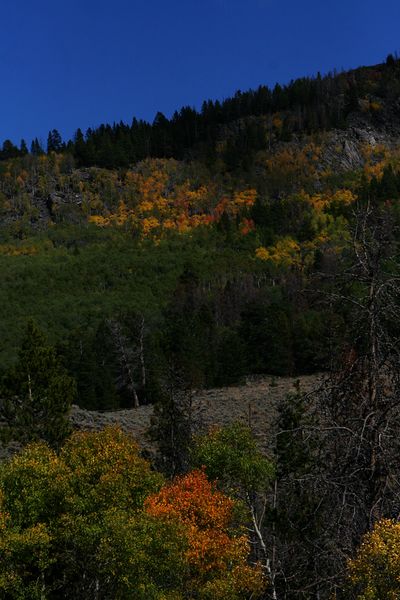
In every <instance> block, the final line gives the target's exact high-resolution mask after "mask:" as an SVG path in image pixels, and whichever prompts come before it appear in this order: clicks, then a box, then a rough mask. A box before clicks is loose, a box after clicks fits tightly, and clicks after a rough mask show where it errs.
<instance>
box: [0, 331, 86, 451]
mask: <svg viewBox="0 0 400 600" xmlns="http://www.w3.org/2000/svg"><path fill="white" fill-rule="evenodd" d="M74 400H75V382H74V380H73V379H72V378H71V377H70V376H69V375H68V373H67V371H66V370H65V369H64V367H63V366H62V365H61V363H60V360H59V358H58V357H57V355H56V352H55V350H54V348H52V347H51V346H50V345H49V344H48V342H47V340H46V337H45V336H44V334H43V333H42V332H41V331H40V330H39V329H38V327H37V326H36V325H35V324H34V322H33V321H29V323H28V325H27V328H26V331H25V335H24V338H23V340H22V344H21V347H20V351H19V356H18V361H17V364H16V365H15V366H14V367H12V368H10V369H9V370H8V372H7V373H6V374H5V376H4V378H3V381H2V383H1V388H0V417H1V419H2V420H3V421H4V422H5V423H7V425H8V431H3V434H6V435H7V433H8V439H10V438H12V439H16V440H18V441H21V442H23V443H26V442H29V441H32V440H38V439H43V440H45V441H46V442H48V443H49V444H50V445H51V446H53V447H55V448H58V447H59V446H60V444H61V442H62V441H63V440H64V439H65V438H66V437H67V435H68V434H69V432H70V426H69V422H68V411H69V409H70V407H71V404H72V402H73V401H74ZM3 437H5V436H4V435H3Z"/></svg>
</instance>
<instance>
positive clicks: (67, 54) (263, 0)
mask: <svg viewBox="0 0 400 600" xmlns="http://www.w3.org/2000/svg"><path fill="white" fill-rule="evenodd" d="M0 17H1V30H0V31H1V35H0V58H1V81H2V91H1V94H0V114H1V127H0V140H4V139H5V138H11V139H12V140H13V141H14V142H17V143H19V140H20V138H21V137H24V138H26V139H27V141H28V142H30V140H31V139H32V137H34V136H36V135H37V136H40V137H42V139H43V140H45V139H46V137H47V132H48V130H49V129H52V128H54V127H55V128H57V129H59V130H60V132H61V133H62V135H63V136H67V137H69V136H71V135H72V134H73V132H74V130H75V129H76V128H77V127H81V128H82V129H84V130H85V129H86V128H87V127H90V126H96V125H98V124H100V123H101V122H113V121H119V120H121V119H122V120H125V121H128V122H130V121H131V118H132V116H134V115H135V116H137V117H139V118H145V119H148V120H152V119H153V118H154V115H155V113H156V111H157V110H160V111H162V112H164V114H166V115H167V116H170V115H171V113H172V112H173V111H174V110H175V109H176V108H179V107H181V106H182V105H193V106H196V107H199V106H200V105H201V102H202V100H204V99H206V98H212V99H216V98H220V99H222V98H224V97H226V96H229V95H231V94H232V93H234V92H235V91H236V90H237V89H242V90H246V89H248V88H250V87H256V86H258V85H259V84H260V83H266V84H268V85H273V84H274V83H275V82H276V81H279V82H281V83H284V82H287V81H289V80H290V79H291V78H295V77H297V76H301V75H311V74H315V73H316V72H317V71H318V70H319V71H321V72H323V73H325V72H327V71H329V70H332V69H333V68H335V67H336V68H337V69H341V68H349V67H356V66H359V65H361V64H373V63H376V62H382V60H384V58H385V57H386V55H387V54H388V53H389V52H394V51H396V50H400V2H399V1H398V0H396V1H395V0H381V1H380V2H379V1H377V0H347V1H344V0H280V1H278V0H241V1H239V0H172V1H170V2H168V1H165V0H143V1H139V0H107V1H105V0H64V1H63V0H52V1H50V0H34V1H33V0H1V13H0Z"/></svg>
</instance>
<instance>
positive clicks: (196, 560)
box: [0, 429, 265, 600]
mask: <svg viewBox="0 0 400 600" xmlns="http://www.w3.org/2000/svg"><path fill="white" fill-rule="evenodd" d="M233 515H234V502H233V501H232V500H231V499H230V498H228V497H227V496H225V495H224V494H222V493H221V492H219V491H218V490H216V489H215V487H214V485H213V484H212V483H210V482H209V481H208V479H207V477H206V475H205V474H204V472H202V471H194V472H192V473H189V474H188V475H186V476H185V477H182V478H179V479H177V480H175V481H173V482H172V483H163V478H162V477H161V475H159V474H157V473H155V472H153V471H152V470H151V469H150V465H149V464H148V462H147V461H145V460H144V459H143V458H141V457H140V456H139V452H138V448H137V446H136V444H135V442H134V441H133V440H132V439H131V438H130V437H129V436H127V435H125V434H123V433H122V432H121V431H120V430H118V429H107V430H104V431H102V432H99V433H75V434H74V435H73V436H72V437H71V438H70V439H69V440H68V441H67V442H66V444H65V445H64V447H63V449H62V451H61V453H60V454H59V455H57V454H56V453H55V452H54V451H53V450H51V449H49V448H48V447H47V446H46V445H45V444H43V443H39V444H33V445H31V446H28V447H27V448H26V449H25V450H24V451H23V452H21V453H20V454H19V455H17V456H15V458H13V459H12V460H11V461H9V462H5V463H3V464H2V465H1V468H0V553H1V557H2V560H1V562H0V595H1V597H7V598H11V599H12V598H30V599H35V598H41V599H53V598H85V599H86V598H91V597H94V596H93V595H92V590H93V589H97V593H98V594H99V595H98V596H96V597H99V598H100V597H101V598H106V597H107V598H110V597H113V598H120V599H125V598H132V599H137V600H148V599H149V598H151V599H153V600H167V599H168V600H184V599H186V598H194V597H196V598H203V599H210V600H211V599H214V598H215V599H220V600H234V599H238V600H239V599H242V598H243V599H244V598H247V597H250V596H251V597H252V598H257V597H258V594H259V593H261V591H262V589H263V587H264V583H265V582H264V580H263V577H262V575H261V572H260V569H259V568H258V567H257V566H254V567H252V566H250V565H249V563H248V556H249V545H248V540H247V537H246V536H245V535H244V534H243V533H241V532H238V531H236V530H235V529H233V528H232V525H233Z"/></svg>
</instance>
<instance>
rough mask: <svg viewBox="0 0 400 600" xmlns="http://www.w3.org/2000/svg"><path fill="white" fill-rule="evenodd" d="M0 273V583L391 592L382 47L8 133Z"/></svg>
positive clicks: (2, 168)
mask: <svg viewBox="0 0 400 600" xmlns="http://www.w3.org/2000/svg"><path fill="white" fill-rule="evenodd" d="M0 270H1V283H0V304H1V307H2V313H1V318H0V339H1V341H2V344H1V346H0V423H1V427H0V442H1V443H3V442H4V448H6V447H8V449H10V448H11V451H14V450H16V449H18V448H20V445H25V444H28V443H29V442H37V441H38V440H39V444H34V443H33V444H32V445H29V444H28V445H27V448H26V449H25V450H23V451H22V452H21V453H20V454H18V455H17V457H16V458H15V459H14V460H12V461H10V462H7V461H3V462H2V464H1V465H0V467H1V468H0V530H1V532H3V533H4V535H3V534H2V535H1V536H0V554H2V556H3V555H5V556H6V561H5V562H4V561H3V562H4V565H5V566H3V562H2V563H1V564H0V571H1V572H0V590H3V591H4V590H5V593H6V594H7V593H8V590H10V589H11V590H12V593H13V594H14V595H13V596H12V597H15V598H17V597H18V598H20V597H22V595H23V597H26V598H28V597H29V598H30V597H35V598H36V597H37V598H39V596H40V598H43V597H46V598H49V599H50V598H53V597H54V598H58V597H61V596H60V594H61V595H62V597H65V598H70V597H77V598H79V597H85V600H86V598H92V597H93V598H96V600H97V599H98V598H100V597H104V598H111V597H114V596H115V594H116V592H115V590H117V589H118V590H120V591H119V592H118V594H119V595H118V594H117V596H118V597H121V598H134V599H136V598H139V596H140V598H146V600H147V598H150V596H151V598H154V599H155V598H157V599H161V598H163V600H164V599H166V598H167V597H168V598H171V600H175V599H178V598H179V599H182V600H183V599H184V598H189V597H190V598H192V597H196V598H199V599H200V598H201V599H204V600H207V599H208V600H215V599H216V598H219V599H220V600H231V599H233V598H234V599H235V600H245V599H246V598H247V599H248V598H250V597H251V598H261V597H263V598H267V597H268V598H273V599H274V600H276V599H277V598H279V600H283V599H285V600H308V599H309V598H319V599H323V600H330V599H332V598H338V599H339V598H340V599H342V600H349V599H350V598H351V600H361V599H363V600H364V598H367V597H368V598H371V600H384V598H389V597H390V598H397V597H399V593H400V592H399V581H400V576H399V568H398V563H399V561H398V556H399V551H398V548H399V544H398V538H397V537H396V535H398V533H397V529H398V522H397V521H398V515H399V511H400V485H399V479H398V473H399V470H400V458H399V457H400V342H399V340H400V326H399V318H398V317H399V314H400V61H399V60H398V59H396V58H394V57H393V56H389V57H388V58H387V60H386V63H385V64H381V65H376V66H372V67H363V68H360V69H356V70H353V71H350V72H347V73H334V74H329V75H327V76H325V77H321V76H320V75H317V76H316V77H315V78H303V79H299V80H296V81H294V82H291V83H290V84H288V85H287V86H279V85H277V86H276V87H275V88H274V89H273V90H269V89H268V88H266V87H260V88H259V89H257V90H255V91H249V92H244V93H242V92H238V93H237V94H236V95H235V96H234V97H233V98H229V99H227V100H225V101H223V102H210V101H207V102H205V103H204V104H203V107H202V109H201V111H196V110H194V109H191V108H183V109H182V110H181V111H180V112H177V113H176V114H175V115H174V116H173V117H172V118H171V119H166V118H165V117H164V116H163V115H161V114H158V115H157V116H156V119H155V121H154V123H152V124H149V123H145V122H138V121H136V120H134V121H133V123H132V125H126V124H123V123H120V124H116V125H113V126H111V125H102V126H100V127H98V128H96V129H94V130H89V131H87V132H86V133H85V134H83V133H82V131H80V130H78V131H77V132H76V135H75V136H74V139H73V140H70V141H66V142H63V140H62V139H61V137H60V135H59V133H58V132H57V130H53V131H51V132H50V133H49V138H48V145H47V149H46V151H44V149H43V148H42V147H41V144H40V143H39V141H38V140H37V139H36V140H34V141H33V143H32V147H31V151H28V148H27V145H26V143H25V142H23V143H22V144H21V147H20V148H17V147H15V146H14V145H13V144H12V143H11V142H10V141H6V142H4V145H3V149H2V151H1V152H0ZM237 421H238V422H239V424H237V423H236V422H237ZM105 425H120V426H121V427H122V429H123V430H124V431H126V432H130V433H134V435H135V437H136V438H137V439H138V440H139V441H140V442H141V443H142V451H144V453H145V454H146V456H147V458H149V459H150V460H151V464H150V463H147V462H146V461H144V460H143V457H142V456H140V451H139V449H138V448H137V447H136V445H135V443H134V442H133V441H132V439H131V438H129V436H125V435H124V434H123V433H122V432H121V431H119V430H117V429H106V430H104V431H103V430H102V429H103V427H104V426H105ZM226 425H228V427H226ZM243 425H248V426H249V427H248V428H246V427H244V426H243ZM209 426H211V430H210V431H209V433H207V434H205V435H203V436H200V437H198V436H197V435H196V434H198V433H199V432H201V433H204V432H206V431H207V430H209ZM72 428H75V429H84V430H85V431H87V430H90V431H95V432H96V433H92V434H89V433H87V434H81V433H79V432H78V433H77V432H75V434H74V435H72V436H71V437H69V435H70V433H71V429H72ZM149 429H150V436H149V435H148V431H149ZM99 430H101V431H99ZM252 435H254V436H255V438H256V441H257V442H258V446H257V444H256V441H255V440H254V439H253V438H252ZM43 441H45V442H46V443H47V444H48V445H46V444H43V443H42V442H43ZM7 444H9V445H8V446H7ZM49 446H50V447H51V448H50V447H49ZM157 470H159V471H160V472H162V473H163V474H164V476H165V477H167V478H168V479H167V481H166V482H164V483H162V481H163V476H162V475H161V474H159V473H156V472H155V471H157ZM177 476H180V477H178V478H177V479H176V477H177ZM207 477H209V479H207ZM146 481H147V483H146ZM212 481H214V483H211V482H212ZM157 482H158V483H157ZM144 484H145V487H146V485H147V484H148V486H149V487H148V489H147V488H146V489H143V485H144ZM32 489H33V492H32V493H31V490H32ZM224 494H226V496H225V495H224ZM116 497H117V498H118V503H117V504H115V501H114V499H115V498H116ZM71 499H72V500H71ZM132 502H133V503H132ZM224 506H225V507H228V508H229V510H228V511H227V510H225V509H224V510H225V512H224V510H222V509H223V507H224ZM3 507H5V508H3ZM221 507H222V508H221ZM234 507H235V510H233V508H234ZM221 510H222V513H221ZM32 515H33V516H32ZM199 515H200V516H201V515H203V516H201V518H200V516H199ZM178 517H179V519H180V521H179V519H178V521H177V520H176V519H177V518H178ZM228 517H229V519H228ZM18 519H19V520H18ZM138 519H139V520H138ZM140 519H141V520H140ZM154 519H156V520H154ZM174 523H175V525H174ZM210 523H215V524H216V525H218V527H219V529H218V528H217V529H218V532H217V533H218V535H217V538H216V537H215V531H217V529H215V528H214V529H210ZM72 525H73V526H72ZM171 525H172V526H173V527H172V528H171ZM231 525H235V527H237V528H238V536H240V537H237V536H236V537H235V535H233V534H232V532H233V530H232V531H231V529H230V528H231ZM374 527H377V529H376V531H375V530H374ZM167 529H168V530H169V532H170V533H169V535H170V536H172V537H169V538H168V537H167V538H165V536H164V533H163V532H164V530H165V531H167ZM239 530H240V531H239ZM183 531H185V532H186V533H185V536H186V537H185V538H182V535H181V534H182V532H183ZM210 532H213V533H210ZM243 532H248V535H247V534H246V536H244V535H243V536H242V533H243ZM375 533H376V535H377V536H378V537H376V536H375ZM364 536H366V537H364ZM379 536H381V537H379ZM215 539H217V541H218V540H219V541H218V544H217V545H214V542H215ZM363 539H364V540H366V541H365V543H364V544H362V540H363ZM174 540H175V541H174ZM185 540H186V541H185ZM182 543H184V544H186V543H187V545H185V546H183V545H182ZM176 544H177V545H176ZM174 548H175V550H174ZM37 549H39V550H40V552H39V553H38V552H36V550H37ZM222 551H223V552H224V554H222V555H221V552H222ZM32 556H33V559H31V557H32ZM37 556H39V558H37ZM42 556H43V557H44V558H43V560H42ZM221 556H223V557H224V559H223V560H222V562H221ZM71 557H72V558H71ZM83 557H84V558H85V560H82V558H83ZM160 557H161V558H160ZM207 557H208V558H207ZM354 557H356V558H355V559H354ZM86 558H87V560H88V562H87V563H86V562H85V561H86ZM352 559H353V560H352ZM32 561H33V562H32ZM35 561H36V562H35ZM135 561H136V562H135ZM171 561H172V562H171ZM207 561H208V562H207ZM232 561H233V562H232ZM235 561H236V562H235ZM144 564H145V565H146V568H145V569H144V568H143V565H144ZM177 564H179V565H181V566H180V567H179V568H180V569H181V571H180V573H181V575H180V577H181V579H179V581H178V580H177V581H171V573H173V574H174V578H173V579H175V567H174V566H172V567H171V568H170V565H177ZM132 565H134V566H135V568H132ZM155 566H157V569H159V572H158V571H157V573H154V571H155ZM157 569H156V570H157ZM100 571H101V573H100ZM66 573H67V574H68V576H66V575H65V574H66ZM77 573H78V574H79V576H77ZM264 575H265V576H264ZM155 577H156V578H155ZM46 582H47V583H46ZM188 582H189V583H188ZM45 583H46V585H47V586H48V587H47V589H46V590H45V587H43V586H45ZM188 585H190V586H194V587H188ZM171 586H172V587H171ZM32 590H33V591H34V595H32V594H33V592H32ZM44 590H45V591H44ZM60 590H63V592H62V593H61V592H60ZM71 590H73V591H71ZM99 590H100V591H99ZM138 590H141V591H140V594H139V591H138ZM192 590H194V591H193V592H192ZM386 592H387V593H386ZM21 594H22V595H21ZM99 594H100V595H99ZM138 594H139V595H138ZM149 594H150V595H149ZM117 596H115V597H117ZM7 597H9V596H8V595H7ZM10 597H11V596H10Z"/></svg>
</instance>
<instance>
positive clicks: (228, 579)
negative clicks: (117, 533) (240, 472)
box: [145, 470, 265, 600]
mask: <svg viewBox="0 0 400 600" xmlns="http://www.w3.org/2000/svg"><path fill="white" fill-rule="evenodd" d="M145 507H146V510H147V513H148V514H149V515H151V516H154V517H159V518H160V519H162V520H166V521H167V522H168V521H173V522H178V523H181V524H182V525H184V527H185V528H186V531H187V537H188V550H187V553H186V558H187V561H188V564H189V567H190V569H191V574H192V576H191V578H190V582H191V585H192V586H193V589H192V592H193V593H196V594H199V595H200V597H203V598H210V599H211V598H215V599H217V598H219V599H225V598H226V599H228V598H229V599H232V600H233V599H235V598H243V597H245V596H246V595H247V594H252V597H257V596H258V594H260V593H261V592H262V590H263V588H264V586H265V580H264V577H263V575H262V572H261V568H260V566H259V565H255V566H250V565H249V564H248V562H247V558H248V555H249V551H250V548H249V541H248V537H247V536H246V535H243V533H242V532H240V531H236V532H235V531H234V530H233V529H232V524H233V520H234V508H235V502H234V501H233V500H232V499H230V498H229V497H227V496H226V495H225V494H223V493H222V492H220V491H219V490H218V489H217V488H216V487H215V485H214V484H213V483H211V482H210V481H209V480H208V479H207V476H206V474H205V473H204V471H200V470H194V471H192V472H191V473H189V474H187V475H185V476H183V477H179V478H177V479H175V480H174V481H173V482H172V483H171V484H169V485H166V486H164V487H163V488H162V489H161V491H160V492H158V493H157V494H154V495H152V496H150V497H149V498H148V499H147V500H146V503H145Z"/></svg>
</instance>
